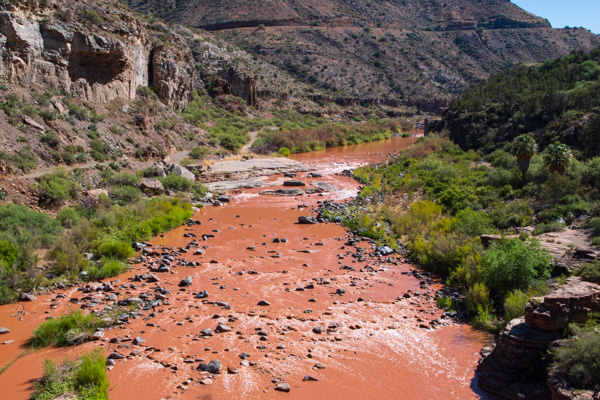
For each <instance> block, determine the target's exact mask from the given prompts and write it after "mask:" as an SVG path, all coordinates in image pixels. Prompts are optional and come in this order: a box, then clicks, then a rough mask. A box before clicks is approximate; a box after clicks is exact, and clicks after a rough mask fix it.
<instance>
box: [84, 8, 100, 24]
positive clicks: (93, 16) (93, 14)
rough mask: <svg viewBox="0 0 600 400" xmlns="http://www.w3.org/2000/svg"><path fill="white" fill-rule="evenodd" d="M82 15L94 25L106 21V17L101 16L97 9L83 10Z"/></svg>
mask: <svg viewBox="0 0 600 400" xmlns="http://www.w3.org/2000/svg"><path fill="white" fill-rule="evenodd" d="M81 17H82V18H83V19H84V20H86V21H87V22H89V23H91V24H94V25H100V24H102V23H103V22H104V19H103V18H102V17H101V16H100V14H98V12H97V11H96V10H86V11H82V13H81Z"/></svg>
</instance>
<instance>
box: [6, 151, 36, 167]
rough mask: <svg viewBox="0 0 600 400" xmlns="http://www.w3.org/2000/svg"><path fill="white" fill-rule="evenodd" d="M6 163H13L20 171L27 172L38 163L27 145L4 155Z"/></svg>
mask: <svg viewBox="0 0 600 400" xmlns="http://www.w3.org/2000/svg"><path fill="white" fill-rule="evenodd" d="M6 159H7V161H8V163H10V164H12V165H14V166H15V167H17V168H18V169H19V170H21V171H22V172H28V171H31V170H32V169H35V168H36V167H37V165H38V158H37V156H36V155H35V154H33V153H32V152H31V149H30V148H29V147H23V148H21V149H19V150H17V152H16V153H13V154H9V155H7V156H6Z"/></svg>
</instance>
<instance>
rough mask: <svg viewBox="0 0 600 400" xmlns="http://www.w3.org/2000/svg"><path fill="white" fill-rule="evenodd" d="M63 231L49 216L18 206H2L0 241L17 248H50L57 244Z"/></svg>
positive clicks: (0, 207) (0, 205)
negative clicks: (36, 244)
mask: <svg viewBox="0 0 600 400" xmlns="http://www.w3.org/2000/svg"><path fill="white" fill-rule="evenodd" d="M62 231H63V229H62V227H61V226H60V223H59V222H58V221H56V220H54V219H52V218H50V217H49V216H48V215H47V214H44V213H41V212H37V211H33V210H31V209H30V208H28V207H25V206H22V205H17V204H0V239H6V240H9V241H10V242H11V243H13V244H15V245H16V246H17V247H20V246H28V245H31V244H33V243H38V245H40V246H48V245H51V244H53V243H55V242H56V240H57V239H58V238H59V237H60V234H61V233H62Z"/></svg>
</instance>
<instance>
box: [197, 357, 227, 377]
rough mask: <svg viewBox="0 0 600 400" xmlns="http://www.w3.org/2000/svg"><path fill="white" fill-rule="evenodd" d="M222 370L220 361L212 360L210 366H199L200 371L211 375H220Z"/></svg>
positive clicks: (203, 364)
mask: <svg viewBox="0 0 600 400" xmlns="http://www.w3.org/2000/svg"><path fill="white" fill-rule="evenodd" d="M221 368H222V366H221V361H219V360H212V361H211V362H209V363H208V364H206V363H200V364H199V365H198V371H206V372H210V373H211V374H220V373H221Z"/></svg>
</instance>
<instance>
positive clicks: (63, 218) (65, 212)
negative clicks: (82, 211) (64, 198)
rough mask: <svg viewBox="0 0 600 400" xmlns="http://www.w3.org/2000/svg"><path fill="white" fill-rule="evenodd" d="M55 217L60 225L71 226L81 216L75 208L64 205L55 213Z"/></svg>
mask: <svg viewBox="0 0 600 400" xmlns="http://www.w3.org/2000/svg"><path fill="white" fill-rule="evenodd" d="M56 219H57V220H58V221H60V223H61V225H62V226H64V227H65V228H72V227H73V226H74V225H75V224H76V223H77V222H79V220H80V219H81V217H80V216H79V213H78V212H77V210H75V209H74V208H71V207H64V208H63V209H61V210H60V211H59V212H58V214H56Z"/></svg>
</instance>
